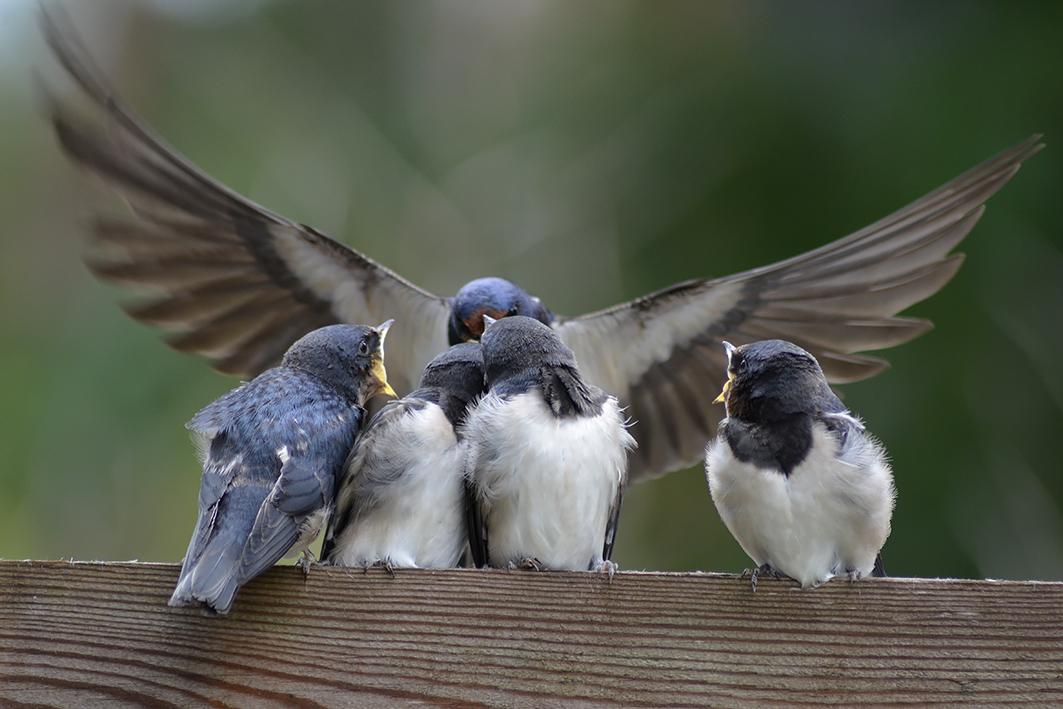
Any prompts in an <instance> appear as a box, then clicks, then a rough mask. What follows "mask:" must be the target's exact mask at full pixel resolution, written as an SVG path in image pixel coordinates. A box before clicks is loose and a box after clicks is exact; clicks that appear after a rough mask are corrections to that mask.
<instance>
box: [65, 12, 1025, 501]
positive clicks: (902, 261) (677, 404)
mask: <svg viewBox="0 0 1063 709" xmlns="http://www.w3.org/2000/svg"><path fill="white" fill-rule="evenodd" d="M45 31H46V34H47V36H48V40H49V43H50V44H51V46H52V49H53V50H54V52H55V54H56V56H57V57H58V59H59V61H60V62H61V63H62V64H63V66H64V67H65V68H66V70H67V71H68V72H69V73H70V75H71V76H72V77H73V78H74V80H75V81H76V82H77V83H78V85H79V86H80V87H81V89H82V90H83V91H84V93H85V94H86V95H87V96H88V98H89V99H91V102H92V104H94V107H95V108H94V110H95V111H96V112H97V113H99V114H100V117H102V119H103V120H105V121H106V130H103V129H101V128H100V127H98V126H97V125H96V122H93V121H90V120H87V119H86V118H85V117H83V116H80V115H78V114H77V113H75V112H74V111H72V110H71V109H69V108H68V107H65V106H61V105H57V106H56V107H55V109H54V113H53V122H54V125H55V129H56V132H57V134H58V136H59V140H60V142H61V144H62V146H63V148H64V150H65V151H66V152H67V154H68V155H69V156H70V157H71V158H72V159H73V160H74V161H75V162H77V163H78V164H80V165H81V166H82V167H84V168H85V169H87V170H88V171H90V172H92V173H94V174H96V175H97V176H99V177H100V178H102V179H103V180H104V181H105V182H106V183H108V184H109V185H110V186H111V187H112V188H114V189H115V190H116V191H117V192H118V193H119V194H120V195H121V196H122V197H123V198H124V199H125V200H126V201H127V202H128V203H129V204H130V206H131V207H132V208H133V210H134V211H135V212H136V214H137V216H138V217H139V219H138V221H135V222H130V221H118V220H114V219H100V220H98V221H97V222H96V224H95V230H94V231H95V239H96V245H97V250H96V254H95V256H94V257H93V258H92V259H91V260H90V262H89V265H90V267H91V268H92V270H93V272H94V273H96V274H97V275H98V276H99V277H101V278H103V279H106V280H108V281H112V282H116V283H121V284H125V285H131V286H150V287H152V288H154V289H156V291H161V292H162V295H161V296H160V297H158V298H156V299H155V300H152V301H150V302H148V303H147V304H138V305H135V306H132V307H130V308H128V312H129V313H130V315H132V316H133V317H134V318H136V319H137V320H140V321H142V322H146V323H151V324H154V325H159V326H162V327H164V328H166V329H168V330H171V331H174V332H175V334H174V335H173V336H172V337H171V338H170V339H169V340H168V343H169V344H170V346H172V347H174V348H175V349H177V350H180V351H183V352H195V353H198V354H202V355H205V356H207V357H209V358H210V359H211V360H213V365H214V367H215V368H216V369H218V370H219V371H221V372H224V373H226V374H231V375H236V376H242V377H245V378H246V377H252V376H254V375H256V374H258V373H259V372H262V371H263V370H265V369H266V368H268V367H270V366H272V365H274V364H276V362H277V361H278V360H279V359H280V357H281V355H282V354H283V353H284V351H285V349H286V348H287V347H288V346H289V345H290V344H291V343H292V342H294V341H295V340H296V339H298V338H299V337H300V336H301V335H303V334H305V333H306V332H308V331H310V330H312V329H314V328H317V327H321V326H323V325H328V324H332V323H357V322H380V321H382V320H385V319H388V318H394V319H395V322H396V325H395V328H394V331H393V333H392V334H391V336H390V339H389V344H390V345H391V347H390V348H389V351H390V352H391V353H392V354H390V355H389V368H390V369H391V370H392V372H393V374H392V381H393V385H394V387H395V389H396V391H397V392H398V393H399V395H400V396H401V395H405V394H408V393H409V392H410V390H411V389H412V388H413V386H414V385H416V382H417V380H418V378H419V377H420V374H421V372H422V371H423V369H424V367H425V365H426V364H427V363H428V362H429V361H430V360H431V359H432V358H433V357H434V356H435V355H437V354H439V353H440V352H442V351H443V350H445V349H446V348H447V346H448V344H455V343H456V342H458V341H460V340H462V339H469V338H474V337H476V336H478V335H479V333H481V332H482V331H483V316H484V315H490V316H491V317H495V318H498V317H502V316H505V315H510V314H521V315H528V316H531V317H534V318H536V319H538V320H540V321H541V322H543V323H546V324H547V325H549V326H550V327H552V328H554V329H555V330H556V331H557V333H558V335H559V336H560V337H561V339H562V340H563V341H564V343H565V344H566V345H567V346H568V347H570V348H571V349H572V351H573V352H574V353H575V355H576V359H577V361H578V362H579V367H580V371H581V372H582V373H583V375H584V376H585V377H586V379H587V381H588V382H589V383H591V384H594V385H596V386H598V387H601V388H602V389H603V390H605V391H606V392H608V393H610V394H612V395H614V396H616V397H617V398H618V399H619V400H620V402H621V404H622V405H623V406H625V407H626V409H627V412H628V415H629V416H630V417H631V419H632V420H633V421H634V424H633V425H632V427H631V433H632V435H633V436H634V437H635V439H636V440H637V441H638V444H639V445H638V448H637V449H636V450H635V451H634V452H633V454H632V457H631V463H630V481H631V482H638V481H640V480H646V479H648V478H653V477H657V476H659V475H662V474H664V473H667V472H669V471H672V470H676V469H678V468H682V467H686V466H690V465H694V464H695V463H697V462H698V461H699V460H700V459H701V456H702V453H703V451H704V448H705V444H706V443H707V442H708V441H709V440H710V439H711V438H713V436H714V435H715V430H716V424H717V422H718V421H719V419H720V412H719V411H718V408H714V407H713V406H712V400H713V399H714V398H715V397H716V394H717V392H719V391H720V388H721V387H722V386H723V383H724V381H725V380H726V378H727V376H726V370H727V361H726V359H725V357H724V355H723V347H722V345H721V344H720V343H721V342H722V340H724V339H727V340H729V341H731V342H734V343H736V344H739V345H741V344H744V343H748V342H753V341H756V340H763V339H771V338H781V339H785V340H788V341H790V342H793V343H795V344H797V345H799V346H801V347H802V348H804V349H805V350H807V351H809V352H810V353H812V354H813V355H814V356H815V358H816V359H817V360H818V361H819V363H820V364H821V366H822V367H823V371H824V374H825V375H826V377H827V379H828V381H830V382H832V383H843V382H851V381H856V380H859V379H863V378H865V377H869V376H871V375H873V374H876V373H878V372H880V371H882V370H883V369H884V368H885V367H886V366H887V363H886V362H885V361H884V360H881V359H878V358H875V357H869V356H867V355H864V354H858V353H860V352H862V351H865V350H877V349H883V348H886V347H892V346H894V345H898V344H901V343H903V342H907V341H908V340H910V339H912V338H914V337H916V336H917V335H919V334H921V333H923V332H926V331H927V330H928V329H929V328H930V327H931V324H930V322H929V321H926V320H921V319H915V318H906V317H896V314H897V313H898V312H900V311H902V310H904V309H905V308H907V307H909V306H910V305H912V304H914V303H917V302H919V301H920V300H923V299H924V298H927V297H929V296H930V295H932V294H934V293H935V292H937V291H938V290H939V289H940V288H941V287H942V286H944V285H945V283H947V282H948V281H949V279H951V278H952V276H953V275H954V274H955V273H956V271H957V269H958V268H959V267H960V264H961V262H962V260H963V255H962V254H955V253H950V252H951V251H952V250H953V249H954V248H955V247H956V245H957V244H959V242H960V241H962V240H963V238H964V237H965V236H966V235H967V233H968V232H969V231H970V230H971V228H972V227H973V226H974V224H975V223H976V222H977V221H978V219H979V217H980V216H981V215H982V211H983V209H984V204H983V203H984V202H985V201H986V200H987V199H988V198H989V197H990V196H991V195H993V194H994V193H995V192H996V191H997V190H998V189H1000V188H1001V187H1002V186H1003V185H1004V183H1005V182H1007V181H1008V180H1009V179H1010V178H1011V177H1012V176H1013V175H1014V174H1015V172H1016V171H1017V170H1018V168H1019V166H1020V165H1021V164H1022V162H1023V161H1024V160H1026V159H1027V158H1029V157H1030V156H1031V155H1033V154H1034V153H1036V152H1037V151H1038V150H1040V148H1041V147H1042V145H1041V144H1040V143H1039V142H1038V140H1039V136H1033V137H1031V138H1029V139H1028V140H1025V141H1023V142H1021V143H1019V144H1018V145H1016V146H1014V147H1012V148H1010V149H1008V150H1006V151H1004V152H1002V153H1000V154H999V155H997V156H996V157H993V158H991V159H989V160H988V161H986V162H985V163H983V164H981V165H979V166H978V167H975V168H974V169H972V170H970V171H969V172H967V173H964V174H963V175H961V176H959V177H957V178H956V179H954V180H952V181H951V182H949V183H947V184H945V185H943V186H942V187H940V188H938V189H936V190H934V191H933V192H931V193H930V194H928V195H926V196H924V197H922V198H921V199H918V200H916V201H915V202H913V203H912V204H910V205H908V206H907V207H904V208H903V209H901V210H899V211H897V212H895V213H893V214H891V215H890V216H888V217H886V218H884V219H881V220H879V221H877V222H875V223H874V224H872V225H870V226H868V227H866V228H864V229H861V230H860V231H858V232H856V233H854V234H850V235H849V236H846V237H844V238H842V239H839V240H838V241H835V242H833V243H830V244H827V245H826V246H823V247H820V248H818V249H815V250H813V251H809V252H808V253H805V254H801V255H799V256H795V257H793V258H790V259H787V260H785V261H781V262H779V263H776V264H772V265H769V266H765V267H762V268H757V269H753V270H751V271H746V272H744V273H739V274H736V275H733V276H727V277H724V278H717V279H711V280H710V279H699V280H693V281H687V282H685V283H679V284H676V285H674V286H671V287H669V288H665V289H663V290H660V291H658V292H656V293H651V294H649V295H646V296H643V297H641V298H637V299H635V300H633V301H630V302H627V303H622V304H620V305H617V306H614V307H612V308H608V309H606V310H602V311H599V312H596V313H590V314H588V315H582V316H579V317H572V318H570V317H564V316H561V315H557V314H555V313H552V312H551V311H550V310H548V309H547V308H546V307H545V306H544V305H543V304H542V303H540V301H539V300H538V299H537V298H533V297H532V296H530V295H528V294H527V293H525V292H524V291H523V290H521V289H520V288H518V287H517V286H515V285H514V284H512V283H509V282H508V281H504V280H502V279H481V280H476V281H472V282H471V283H469V284H468V285H466V286H465V287H463V288H462V289H461V290H460V291H459V292H458V294H457V295H456V296H455V297H453V298H447V297H442V296H438V295H435V294H433V293H429V292H427V291H425V290H423V289H421V288H418V287H417V286H416V285H414V284H412V283H410V282H409V281H406V280H405V279H403V278H402V277H401V276H399V275H398V274H396V273H394V272H392V271H390V270H389V269H387V268H386V267H384V266H383V265H381V264H379V263H377V262H376V261H373V260H372V259H371V258H369V257H368V256H365V255H363V254H361V253H359V252H358V251H355V250H354V249H352V248H350V247H348V246H346V245H345V244H342V243H340V242H338V241H336V240H334V239H332V238H330V237H328V236H327V235H325V234H323V233H321V232H320V231H317V230H316V229H314V228H313V227H309V226H304V225H301V224H297V223H295V222H292V221H290V220H288V219H285V218H284V217H282V216H280V215H277V214H274V213H273V212H270V211H269V210H267V209H265V208H263V207H260V206H258V205H257V204H254V203H252V202H251V201H249V200H247V199H245V198H243V197H241V196H240V195H238V194H236V193H235V192H233V191H231V190H229V189H228V188H226V187H224V186H223V185H221V184H219V183H218V182H216V181H215V180H213V179H212V178H211V177H209V176H208V175H206V174H205V173H203V172H202V171H201V170H199V169H198V168H196V167H195V166H194V165H193V164H192V163H190V162H189V161H188V160H186V159H185V158H184V157H182V156H181V155H179V154H178V153H177V152H176V151H175V150H173V149H172V148H171V147H170V146H168V145H166V144H165V143H164V142H163V141H162V140H161V139H160V138H159V137H158V136H156V135H155V134H154V133H153V132H152V131H151V130H150V129H149V128H148V127H147V126H146V125H145V123H144V122H143V121H142V120H141V119H140V118H139V117H138V116H137V115H136V114H135V113H134V112H133V111H132V110H131V109H130V108H128V107H127V106H126V105H125V104H124V103H123V102H122V100H121V99H120V98H119V97H118V95H117V94H116V93H115V92H114V90H112V88H111V87H110V85H109V84H108V83H107V81H106V80H105V79H104V77H103V76H102V75H101V74H100V73H99V72H98V71H97V70H96V69H95V68H94V67H93V65H92V63H91V61H90V60H89V59H88V58H87V56H86V53H85V52H84V50H83V49H82V48H81V47H80V46H79V45H78V43H77V42H76V41H75V40H74V39H73V38H72V37H71V36H70V35H69V34H68V33H64V32H61V31H60V30H59V29H58V28H57V26H56V24H55V22H54V21H53V20H50V19H48V18H46V19H45Z"/></svg>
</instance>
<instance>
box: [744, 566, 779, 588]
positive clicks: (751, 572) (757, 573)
mask: <svg viewBox="0 0 1063 709" xmlns="http://www.w3.org/2000/svg"><path fill="white" fill-rule="evenodd" d="M762 575H763V576H771V577H772V578H776V579H788V578H790V577H789V576H787V575H786V574H783V573H779V572H778V571H777V570H776V569H775V568H774V567H773V566H771V565H769V564H761V565H760V566H758V567H757V568H755V569H746V570H745V571H743V572H742V578H746V577H747V576H748V577H749V587H750V588H751V589H753V593H756V592H757V579H759V578H760V577H761V576H762Z"/></svg>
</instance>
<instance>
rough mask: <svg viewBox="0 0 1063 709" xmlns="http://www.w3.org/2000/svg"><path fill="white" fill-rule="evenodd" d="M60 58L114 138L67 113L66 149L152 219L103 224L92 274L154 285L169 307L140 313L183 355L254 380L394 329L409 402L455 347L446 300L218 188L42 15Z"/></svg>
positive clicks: (62, 117)
mask: <svg viewBox="0 0 1063 709" xmlns="http://www.w3.org/2000/svg"><path fill="white" fill-rule="evenodd" d="M42 15H43V24H44V29H45V33H46V35H47V38H48V42H49V44H50V45H51V47H52V50H53V51H54V52H55V55H56V57H57V58H58V60H59V61H60V63H62V65H63V66H64V67H65V68H66V70H67V71H68V72H69V73H70V75H71V76H72V77H73V78H74V80H75V81H76V82H77V83H78V85H79V86H80V87H81V89H82V90H83V91H84V92H85V94H86V95H87V96H88V97H89V98H90V99H91V100H92V102H93V103H94V104H95V106H96V108H97V109H99V111H101V112H102V114H103V115H102V118H101V121H102V122H104V123H105V127H101V126H97V125H94V124H93V122H91V121H89V120H87V119H85V118H84V117H82V116H78V115H75V113H74V112H73V111H71V110H70V109H69V108H68V107H64V106H60V105H58V104H56V105H55V107H54V109H53V123H54V125H55V130H56V133H57V135H58V137H59V141H60V143H61V144H62V146H63V149H64V150H65V151H66V152H67V154H68V155H69V156H70V157H71V158H72V159H74V160H75V161H76V162H77V163H79V164H80V165H81V166H82V167H84V168H85V169H87V170H89V171H90V172H92V173H94V174H95V175H97V176H98V177H100V178H101V179H103V181H104V182H106V183H107V184H108V185H109V186H110V187H112V188H113V189H115V190H116V191H117V192H118V193H119V194H120V195H121V196H122V197H123V198H124V199H125V200H126V201H127V202H128V203H129V205H130V207H131V208H132V209H133V210H134V211H135V212H136V214H137V216H139V217H140V221H137V222H128V221H117V220H107V219H101V220H99V221H97V223H96V225H95V237H96V244H95V253H94V254H93V256H92V257H91V258H90V259H89V267H90V268H91V269H92V270H93V272H94V273H96V275H98V276H99V277H101V278H103V279H105V280H108V281H113V282H116V283H120V284H123V285H129V286H138V287H148V288H150V289H151V290H152V291H153V292H155V293H156V294H158V295H157V297H156V298H155V299H153V300H151V301H150V302H148V303H147V304H139V305H136V306H133V307H130V308H128V309H127V311H128V312H129V314H130V315H131V316H132V317H134V318H136V319H137V320H140V321H141V322H146V323H151V324H153V325H159V326H162V327H164V328H166V329H168V330H171V331H174V332H175V335H174V336H172V337H171V338H170V339H169V341H168V342H169V344H170V346H172V347H174V348H175V349H177V350H180V351H182V352H195V353H198V354H202V355H206V356H207V357H209V358H211V359H212V360H214V367H215V368H216V369H217V370H219V371H221V372H223V373H225V374H231V375H237V376H241V377H244V378H252V377H254V376H256V375H257V374H259V373H260V372H262V371H263V370H265V369H268V368H269V367H271V366H274V365H276V364H277V363H278V362H280V359H281V357H282V356H283V354H284V352H285V350H287V349H288V347H289V346H290V345H291V344H292V343H293V342H295V340H297V339H299V338H300V337H301V336H303V335H305V334H306V333H307V332H309V331H311V330H313V329H316V328H319V327H323V326H325V325H331V324H335V323H350V324H364V325H377V324H379V323H381V322H383V321H385V320H387V319H389V318H394V319H395V325H394V327H392V328H391V330H390V332H389V333H388V345H389V347H388V350H389V352H391V353H392V354H391V355H389V356H388V361H387V364H388V369H389V375H391V376H393V377H395V378H394V379H393V380H391V383H392V385H393V386H394V388H395V389H396V391H397V392H399V394H400V395H402V394H405V393H408V392H409V391H410V390H411V389H413V388H414V387H415V386H416V385H417V382H418V380H419V379H420V376H421V372H422V371H423V369H424V366H425V365H426V364H427V363H428V362H429V361H430V360H431V359H432V357H434V356H435V355H436V354H438V353H439V352H442V351H443V350H444V349H446V346H447V335H446V318H447V314H448V312H449V309H448V306H447V303H446V301H445V300H444V299H442V298H440V297H438V296H435V295H432V294H431V293H428V292H427V291H424V290H421V289H420V288H418V287H417V286H414V285H413V284H411V283H409V282H408V281H406V280H404V279H403V278H401V277H400V276H398V275H397V274H395V273H393V272H392V271H390V270H388V269H387V268H385V267H383V266H381V265H380V264H378V263H376V262H375V261H373V260H372V259H370V258H368V257H366V256H363V255H362V254H360V253H358V252H357V251H354V250H353V249H351V248H349V247H347V246H346V245H344V244H342V243H340V242H338V241H335V240H334V239H331V238H329V237H328V236H326V235H325V234H323V233H321V232H319V231H317V230H315V229H312V228H310V227H306V226H302V225H299V224H296V223H294V222H291V221H289V220H287V219H285V218H284V217H281V216H279V215H277V214H274V213H272V212H270V211H268V210H266V209H264V208H262V207H260V206H258V205H256V204H254V203H252V202H251V201H249V200H247V199H244V198H243V197H241V196H240V195H238V194H236V193H235V192H233V191H232V190H230V189H228V188H227V187H225V186H224V185H221V184H219V183H218V182H216V181H214V180H213V179H212V178H210V177H209V176H207V175H206V174H205V173H203V172H202V171H201V170H199V169H198V168H197V167H195V166H194V165H192V164H191V163H190V162H188V161H187V160H186V159H185V158H183V157H182V156H181V155H179V154H178V153H177V152H176V151H175V150H173V149H172V148H171V147H169V146H168V145H166V144H165V143H164V142H163V141H162V140H161V139H160V138H158V137H157V136H156V135H155V134H154V133H153V132H152V131H151V130H150V129H149V128H147V126H146V125H145V124H144V123H143V122H142V121H141V120H140V119H139V117H137V116H136V115H135V114H134V113H133V112H132V111H131V110H130V109H128V108H126V106H125V105H124V104H123V102H122V101H121V99H120V98H118V96H117V95H116V94H115V92H114V91H113V90H111V88H110V87H109V86H108V84H107V82H106V80H105V79H104V78H103V77H102V76H101V74H100V73H99V72H98V71H97V70H96V69H95V68H94V67H93V66H92V64H91V62H90V61H89V60H88V58H87V56H86V53H85V51H84V50H83V49H82V48H81V46H80V45H79V43H78V42H77V40H76V39H75V38H74V37H73V35H72V33H70V32H67V31H61V30H60V28H59V27H58V25H57V23H56V19H55V18H53V17H51V16H49V15H48V14H47V13H42Z"/></svg>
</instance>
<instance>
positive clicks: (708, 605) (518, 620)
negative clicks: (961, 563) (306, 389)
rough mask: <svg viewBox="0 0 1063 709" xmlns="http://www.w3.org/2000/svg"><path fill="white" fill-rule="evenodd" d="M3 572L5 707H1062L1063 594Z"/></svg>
mask: <svg viewBox="0 0 1063 709" xmlns="http://www.w3.org/2000/svg"><path fill="white" fill-rule="evenodd" d="M177 572H178V567H177V566H176V565H172V564H140V563H87V562H80V563H66V562H12V561H4V562H0V706H2V707H15V708H18V707H127V706H128V707H134V706H135V707H141V706H147V707H198V706H213V707H299V708H309V707H391V706H409V705H412V704H418V705H422V706H425V705H426V706H444V707H481V706H497V707H526V706H528V707H536V706H550V707H570V706H572V707H597V706H720V707H764V706H789V705H807V706H823V705H837V706H886V705H890V706H927V705H933V706H954V705H955V706H976V705H986V706H1005V705H1028V706H1036V707H1049V706H1063V584H1061V583H1036V582H1001V581H950V580H929V579H901V578H894V579H873V580H867V581H861V582H859V583H856V584H850V583H849V582H847V581H834V582H831V583H829V584H827V585H825V586H823V587H821V588H819V589H816V590H814V591H800V590H797V589H795V588H794V586H793V585H792V584H789V583H785V582H781V581H776V580H772V579H762V580H761V582H760V583H759V585H758V587H757V592H756V593H755V594H754V593H752V592H751V591H750V588H749V583H748V581H747V580H742V579H739V578H738V577H735V576H733V575H725V574H701V573H691V574H676V573H631V572H626V573H625V572H621V573H618V574H617V575H616V576H615V578H613V579H612V581H609V580H608V579H607V578H606V577H605V576H603V575H599V574H594V573H589V572H586V573H568V572H566V573H551V572H539V573H536V572H526V571H477V570H464V569H456V570H446V571H427V570H398V571H397V572H396V575H395V576H394V577H391V576H390V575H388V573H387V572H385V571H383V570H376V569H374V570H371V571H369V572H368V573H362V572H361V571H355V570H345V569H327V568H323V567H318V568H314V569H312V570H311V572H310V575H309V577H305V578H304V576H303V573H302V571H300V570H299V569H297V568H295V567H277V568H274V569H272V570H271V571H270V572H268V573H266V574H265V575H263V576H262V577H260V578H258V579H256V580H255V581H253V582H252V583H250V584H249V585H248V586H246V587H245V588H244V589H243V590H242V591H241V592H240V594H239V596H237V600H236V604H235V606H234V608H233V611H232V613H230V614H229V615H228V616H223V617H214V618H210V617H204V616H203V615H202V614H201V613H200V612H199V611H198V610H197V609H194V608H183V609H173V608H169V607H168V606H167V605H166V600H167V599H168V598H169V595H170V592H171V590H172V588H173V585H174V583H175V582H176V580H177Z"/></svg>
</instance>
